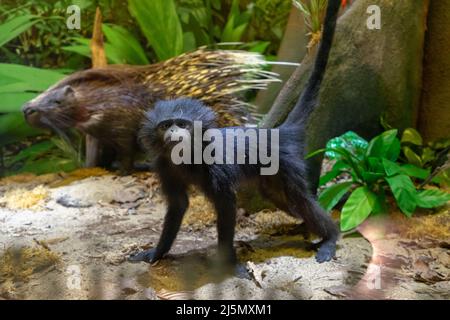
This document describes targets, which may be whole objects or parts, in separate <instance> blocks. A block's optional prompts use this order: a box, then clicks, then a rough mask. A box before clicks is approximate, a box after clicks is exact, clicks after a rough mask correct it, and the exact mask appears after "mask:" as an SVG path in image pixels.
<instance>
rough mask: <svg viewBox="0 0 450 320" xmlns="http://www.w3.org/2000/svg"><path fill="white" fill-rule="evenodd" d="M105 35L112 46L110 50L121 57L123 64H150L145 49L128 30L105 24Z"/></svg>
mask: <svg viewBox="0 0 450 320" xmlns="http://www.w3.org/2000/svg"><path fill="white" fill-rule="evenodd" d="M103 33H104V34H105V36H106V40H107V43H108V44H110V46H109V50H110V51H114V54H115V55H116V56H118V57H120V58H119V59H120V63H121V64H149V61H148V59H147V57H146V55H145V52H144V49H143V48H142V46H141V45H140V43H139V41H138V40H137V39H136V38H135V37H134V35H133V34H131V33H130V32H129V31H128V30H126V29H125V28H123V27H120V26H116V25H107V24H104V25H103ZM105 50H106V48H105ZM111 53H112V52H111ZM107 54H108V52H107Z"/></svg>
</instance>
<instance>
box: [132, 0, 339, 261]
mask: <svg viewBox="0 0 450 320" xmlns="http://www.w3.org/2000/svg"><path fill="white" fill-rule="evenodd" d="M339 7H340V1H339V0H329V1H328V7H327V12H326V18H325V22H324V29H323V36H322V41H321V44H320V47H319V51H318V54H317V58H316V61H315V66H314V70H313V72H312V74H311V76H310V79H309V82H308V85H307V87H306V89H305V91H304V92H303V93H302V95H301V97H300V99H299V101H298V103H297V105H296V106H295V108H294V110H293V111H292V112H291V113H290V115H289V116H288V118H287V119H286V120H285V122H284V123H283V124H282V125H280V126H279V127H278V130H279V145H278V148H279V150H278V151H279V170H278V172H277V173H276V174H275V175H261V174H260V169H261V168H263V167H265V166H264V165H263V164H262V163H261V161H260V159H259V158H258V161H257V163H256V164H209V165H208V164H204V163H203V164H179V165H176V164H174V163H173V162H172V160H171V151H172V148H173V146H174V144H176V143H177V142H174V141H172V139H171V136H172V135H174V134H177V136H179V134H190V136H191V137H192V136H193V121H202V130H204V131H205V130H207V129H210V128H215V126H214V120H215V115H214V112H213V111H212V110H211V109H209V108H207V107H205V106H204V105H203V104H202V103H201V102H200V101H197V100H190V99H179V100H172V101H160V102H158V103H157V104H156V106H155V108H154V109H153V110H151V111H149V112H148V113H147V114H146V120H145V121H144V126H143V128H142V129H141V132H140V135H139V136H140V138H141V143H142V144H143V145H144V147H145V148H146V149H147V150H149V151H151V153H152V154H158V157H157V160H156V171H157V173H158V174H159V177H160V179H161V184H162V190H163V192H164V194H165V196H166V197H167V200H168V211H167V214H166V217H165V221H164V226H163V231H162V234H161V238H160V240H159V243H158V245H157V247H156V248H154V249H151V250H147V251H142V252H140V253H137V254H136V255H134V256H131V257H130V261H133V262H135V261H146V262H150V263H153V262H156V261H158V260H159V259H161V258H162V257H163V256H164V254H166V253H167V252H168V251H169V250H170V248H171V246H172V243H173V241H174V240H175V237H176V235H177V232H178V230H179V228H180V225H181V222H182V218H183V215H184V213H185V211H186V209H187V207H188V204H189V200H188V195H187V192H186V190H187V187H188V186H189V185H191V184H194V185H196V186H198V187H199V188H200V189H201V190H202V191H203V192H204V193H205V195H206V196H207V197H208V198H209V199H210V200H211V201H212V202H213V204H214V206H215V210H216V212H217V230H218V247H219V256H220V257H221V258H222V259H224V262H226V263H229V265H235V264H236V262H237V259H236V253H235V250H234V247H233V238H234V229H235V224H236V197H235V190H236V188H237V186H238V185H239V184H240V183H242V182H256V183H257V185H258V186H259V189H260V191H261V193H262V194H263V195H264V196H266V197H267V198H268V199H270V200H271V201H273V202H274V204H275V205H276V206H277V207H279V208H280V209H281V210H284V211H286V212H287V213H289V214H291V215H292V216H294V217H298V218H302V219H303V220H304V221H305V223H306V226H307V227H308V229H309V230H310V231H312V232H313V233H315V234H317V235H318V236H320V237H321V238H322V242H321V243H320V246H319V248H318V252H317V254H316V260H317V261H318V262H324V261H329V260H331V259H332V258H333V257H334V255H335V252H336V241H337V239H338V237H339V231H338V229H337V226H336V225H335V223H334V222H333V220H332V219H331V217H330V216H329V215H328V214H327V213H326V212H325V211H324V210H323V209H322V208H321V207H320V206H319V205H318V203H317V202H316V201H315V200H314V197H313V196H312V195H311V194H310V193H309V191H308V185H307V182H306V173H305V165H304V161H303V160H302V158H303V149H304V147H303V140H304V126H305V122H306V121H307V119H308V116H309V114H310V113H311V111H312V110H313V109H314V107H315V105H316V104H317V93H318V90H319V88H320V83H321V81H322V79H323V76H324V73H325V69H326V65H327V61H328V56H329V52H330V49H331V45H332V40H333V36H334V31H335V27H336V20H337V15H338V11H339ZM241 129H242V130H244V131H245V132H247V131H248V130H256V132H257V136H258V139H259V138H260V135H261V132H262V131H263V129H256V128H241ZM218 130H219V131H220V133H221V135H222V136H223V140H224V141H225V140H226V135H225V132H226V128H222V129H218ZM269 139H270V137H269ZM269 145H270V144H269ZM203 147H205V146H203ZM241 147H242V149H241V150H239V149H236V147H235V149H234V153H233V154H238V153H239V152H245V154H246V155H248V154H249V152H250V151H251V148H254V147H253V146H250V144H249V143H244V144H243V145H241ZM269 151H270V150H269ZM271 151H272V152H273V151H274V150H273V149H272V150H271ZM225 156H226V155H225Z"/></svg>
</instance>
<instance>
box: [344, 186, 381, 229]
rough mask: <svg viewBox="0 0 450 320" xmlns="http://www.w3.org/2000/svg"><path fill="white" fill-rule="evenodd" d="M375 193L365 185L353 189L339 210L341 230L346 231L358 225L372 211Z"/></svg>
mask: <svg viewBox="0 0 450 320" xmlns="http://www.w3.org/2000/svg"><path fill="white" fill-rule="evenodd" d="M375 202H376V195H375V194H374V193H373V192H372V191H370V190H369V188H367V187H365V186H364V187H359V188H357V189H355V190H354V191H353V192H352V194H351V195H350V197H349V198H348V200H347V202H346V203H345V205H344V207H343V208H342V212H341V230H342V231H348V230H351V229H353V228H356V227H357V226H359V225H360V224H361V223H362V222H363V221H364V220H365V219H366V218H367V217H368V216H369V215H370V213H371V212H372V210H373V208H374V205H375Z"/></svg>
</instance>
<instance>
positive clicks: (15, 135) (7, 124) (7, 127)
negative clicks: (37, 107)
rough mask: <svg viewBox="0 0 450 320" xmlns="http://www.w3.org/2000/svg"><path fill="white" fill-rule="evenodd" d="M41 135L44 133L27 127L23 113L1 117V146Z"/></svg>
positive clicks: (13, 113)
mask: <svg viewBox="0 0 450 320" xmlns="http://www.w3.org/2000/svg"><path fill="white" fill-rule="evenodd" d="M39 133H42V131H40V130H38V129H34V128H31V127H30V126H28V125H27V123H26V122H25V119H24V118H23V114H22V112H12V113H8V114H4V115H0V146H3V145H5V144H8V143H12V142H15V141H18V140H21V139H23V138H25V137H29V136H34V135H37V134H39Z"/></svg>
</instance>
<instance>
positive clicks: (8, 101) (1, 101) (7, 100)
mask: <svg viewBox="0 0 450 320" xmlns="http://www.w3.org/2000/svg"><path fill="white" fill-rule="evenodd" d="M36 96H37V94H36V93H29V92H20V93H17V92H12V93H0V112H1V113H9V112H20V109H21V108H22V106H23V104H24V103H25V102H28V101H30V100H31V99H33V98H34V97H36Z"/></svg>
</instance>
